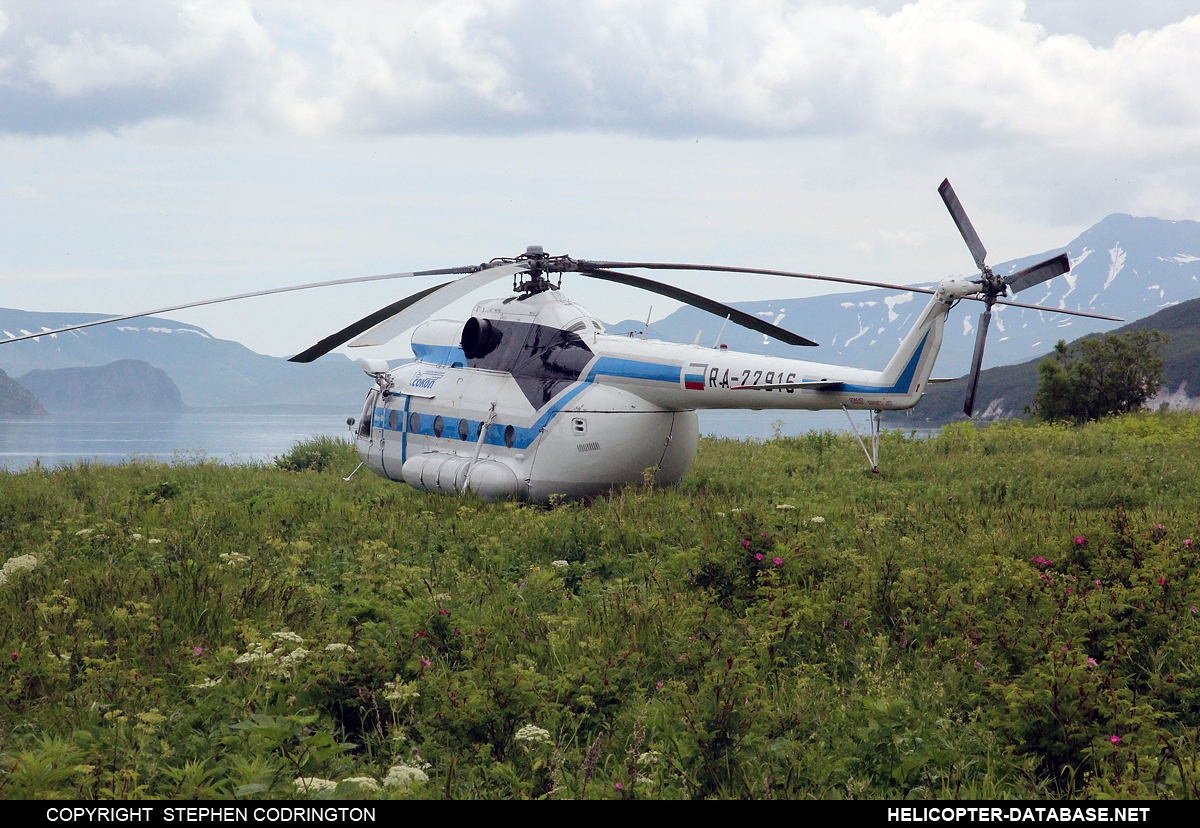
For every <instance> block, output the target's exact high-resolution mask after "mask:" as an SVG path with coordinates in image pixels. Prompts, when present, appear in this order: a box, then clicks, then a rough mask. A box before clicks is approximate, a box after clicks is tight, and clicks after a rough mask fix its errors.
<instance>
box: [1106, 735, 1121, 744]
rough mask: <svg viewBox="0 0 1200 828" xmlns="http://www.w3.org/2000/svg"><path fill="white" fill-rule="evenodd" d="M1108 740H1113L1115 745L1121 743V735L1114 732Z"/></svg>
mask: <svg viewBox="0 0 1200 828" xmlns="http://www.w3.org/2000/svg"><path fill="white" fill-rule="evenodd" d="M1108 741H1110V742H1112V743H1113V744H1114V745H1119V744H1121V737H1120V736H1118V735H1117V734H1115V733H1114V734H1113V735H1111V736H1109V737H1108Z"/></svg>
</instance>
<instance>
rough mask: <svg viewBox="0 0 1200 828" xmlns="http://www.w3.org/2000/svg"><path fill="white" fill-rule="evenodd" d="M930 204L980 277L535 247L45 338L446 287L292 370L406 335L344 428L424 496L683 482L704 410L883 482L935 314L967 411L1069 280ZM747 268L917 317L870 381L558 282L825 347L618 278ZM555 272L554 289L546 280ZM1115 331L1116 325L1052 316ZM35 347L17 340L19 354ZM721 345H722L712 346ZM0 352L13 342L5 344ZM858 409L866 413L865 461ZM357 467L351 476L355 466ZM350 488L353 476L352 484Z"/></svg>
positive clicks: (379, 316) (510, 494)
mask: <svg viewBox="0 0 1200 828" xmlns="http://www.w3.org/2000/svg"><path fill="white" fill-rule="evenodd" d="M939 193H940V194H941V197H942V199H943V201H944V202H945V204H946V207H947V208H948V209H949V211H950V214H951V216H952V218H953V219H954V221H955V223H956V225H957V226H958V229H959V232H960V233H961V235H962V237H963V239H964V241H965V242H966V244H967V247H968V249H969V250H970V252H971V254H972V256H973V258H974V260H975V264H976V266H977V268H978V269H979V276H978V277H976V278H966V277H961V276H947V277H945V278H943V279H941V281H940V282H939V283H938V285H937V287H936V288H934V289H927V288H921V287H912V286H906V287H902V288H901V287H900V286H897V285H891V284H887V283H882V282H871V281H863V280H858V279H847V278H839V277H831V276H819V275H815V274H808V273H798V272H791V271H777V270H763V269H758V268H744V267H732V266H722V265H695V264H677V263H665V262H633V261H592V260H584V259H574V258H572V257H570V256H565V255H560V256H552V255H549V254H547V253H546V252H545V251H544V249H543V248H542V247H541V246H539V245H531V246H529V247H528V248H527V249H526V251H525V252H524V253H523V254H521V255H519V256H515V257H512V258H496V259H492V260H490V261H488V262H485V263H482V264H479V265H467V266H462V267H452V268H445V269H438V270H425V271H414V272H409V273H393V274H383V275H379V276H367V277H355V278H350V279H340V280H336V281H330V282H317V283H310V284H305V285H295V286H290V287H284V288H274V289H270V290H264V291H256V292H253V293H244V294H239V295H236V296H228V297H222V298H219V299H210V300H205V301H202V302H192V303H188V304H184V305H176V306H173V307H170V308H160V309H157V310H153V311H145V312H143V313H137V314H131V315H127V316H120V317H113V318H110V319H104V320H98V321H93V322H89V323H85V324H83V325H74V326H70V327H67V328H62V329H59V330H55V331H42V332H40V333H38V334H36V335H37V336H44V335H46V334H50V333H62V332H66V331H70V330H75V329H77V328H82V327H88V326H91V325H97V324H105V323H108V322H116V321H123V320H125V319H132V318H136V317H140V316H149V315H156V314H161V313H165V312H170V311H175V310H182V309H184V308H189V307H197V306H200V305H206V304H215V303H218V302H226V301H232V300H235V299H243V298H249V297H252V296H263V295H269V294H274V293H282V292H287V291H294V290H304V289H308V288H315V287H325V286H330V285H340V284H349V283H355V282H366V281H374V280H382V279H399V278H410V277H424V276H454V277H455V278H453V279H451V280H449V281H446V282H443V283H441V284H438V285H434V286H432V287H429V288H426V289H424V290H421V291H419V292H417V293H414V294H412V295H410V296H408V297H406V298H404V299H401V300H399V301H397V302H394V303H392V304H390V305H388V306H386V307H384V308H381V309H379V310H378V311H375V312H374V313H372V314H369V315H368V316H365V317H363V318H362V319H360V320H358V321H357V322H355V323H353V324H352V325H349V326H347V327H345V328H343V329H342V330H340V331H338V332H336V333H334V334H331V335H330V336H328V337H326V338H324V339H322V340H321V341H320V342H318V343H316V344H315V345H313V346H312V347H310V348H308V349H306V350H305V351H303V352H301V353H299V354H296V355H295V356H293V357H291V361H293V362H301V363H304V362H311V361H313V360H315V359H317V358H319V357H320V356H322V355H324V354H326V353H328V352H330V351H332V350H333V349H334V348H337V347H340V346H342V345H345V344H349V346H350V347H364V346H371V345H382V344H385V343H387V342H390V341H391V340H392V339H394V338H395V337H396V336H398V335H400V334H401V333H403V332H405V331H407V330H408V329H410V328H413V327H414V326H415V330H414V331H413V334H412V350H413V353H414V355H415V357H416V358H415V360H414V361H412V362H410V363H407V364H404V365H401V366H399V367H397V368H394V369H392V368H389V366H388V363H387V362H386V361H384V360H380V359H364V360H360V365H361V366H362V368H363V370H364V371H365V372H366V374H367V375H368V376H370V377H371V378H372V380H373V385H372V387H371V388H370V390H369V391H368V393H367V395H366V399H365V401H364V403H363V408H362V413H361V415H360V416H359V417H358V418H357V420H356V419H355V418H349V419H348V421H347V424H348V426H349V427H350V429H351V433H352V434H353V438H354V442H355V445H356V448H357V450H358V453H359V456H360V458H361V460H362V462H361V463H360V464H359V467H358V468H362V467H363V466H364V465H365V466H366V467H368V468H369V469H370V470H371V471H373V472H375V473H376V474H378V475H380V476H382V477H385V478H388V479H390V480H395V481H401V480H403V481H405V482H407V483H408V484H409V485H411V486H413V487H415V488H417V489H421V490H424V491H427V492H436V493H443V494H462V493H466V492H471V493H474V494H475V495H477V496H479V497H481V498H482V499H484V500H487V501H497V500H509V499H511V500H527V501H533V502H538V503H547V502H550V501H552V500H554V499H557V498H563V499H577V498H585V497H589V496H594V495H597V494H601V493H603V492H606V491H608V490H610V489H612V488H614V487H619V486H622V485H625V484H628V483H637V482H642V481H650V482H653V483H655V484H658V485H673V484H678V483H679V482H680V481H681V480H682V478H683V476H684V474H685V473H686V472H687V470H688V468H689V467H690V466H691V463H692V460H693V458H694V457H695V454H696V449H697V446H698V443H699V426H698V420H697V415H696V412H697V410H700V409H747V408H748V409H806V410H820V409H838V408H840V409H842V410H843V411H845V412H846V414H847V417H848V418H850V423H851V426H852V427H853V428H854V432H855V435H856V437H857V439H858V441H859V445H860V446H861V447H862V449H863V452H864V453H865V454H866V456H867V459H868V461H869V462H870V464H871V471H873V472H878V468H879V464H878V454H879V436H880V416H881V413H882V412H883V411H888V410H903V409H907V408H911V407H912V406H914V405H916V404H917V402H918V401H919V400H920V399H921V397H922V395H923V393H924V391H925V389H926V387H927V385H928V384H929V383H930V382H931V381H937V380H932V379H931V375H932V371H933V367H934V362H935V360H936V359H937V355H938V351H939V349H940V348H941V344H942V335H943V327H944V323H945V319H946V316H947V314H948V313H949V311H950V310H951V309H952V308H953V307H954V306H955V305H957V304H958V303H959V302H960V301H962V300H964V299H971V300H977V301H982V302H983V303H984V305H985V309H984V311H983V312H982V314H981V316H980V320H979V325H978V326H977V330H978V333H977V336H976V341H975V350H974V354H973V357H972V365H971V374H970V381H969V383H968V390H967V398H966V402H965V404H964V412H965V413H966V414H967V415H968V416H969V415H971V414H972V411H973V407H974V398H975V392H976V389H977V386H978V381H979V372H980V369H981V366H982V360H983V349H984V343H985V340H986V337H987V330H988V325H989V322H990V320H991V314H992V307H993V306H994V305H996V304H1006V305H1013V306H1016V307H1023V308H1032V309H1034V310H1045V309H1044V308H1040V307H1038V306H1036V305H1025V304H1021V303H1018V302H1012V301H1006V299H1005V297H1007V296H1008V291H1009V290H1010V289H1011V290H1012V292H1013V293H1016V292H1019V291H1021V290H1025V289H1027V288H1029V287H1032V286H1034V285H1037V284H1040V283H1042V282H1044V281H1046V280H1048V279H1052V278H1054V277H1055V276H1058V275H1061V274H1063V273H1066V272H1068V271H1069V270H1070V261H1069V259H1068V257H1067V256H1066V255H1065V254H1060V255H1058V256H1055V257H1053V258H1051V259H1047V260H1046V261H1043V262H1041V263H1039V264H1036V265H1033V266H1032V267H1027V268H1025V269H1023V270H1020V271H1018V272H1016V273H1013V274H1010V275H1008V276H1004V277H1001V276H999V275H997V274H995V273H993V272H992V270H991V268H990V267H988V266H987V264H986V261H985V259H986V255H987V252H986V250H985V248H984V246H983V244H982V243H981V242H980V240H979V237H978V235H977V234H976V232H975V230H974V227H973V226H972V225H971V222H970V220H969V219H968V218H967V215H966V212H965V211H964V210H963V208H962V205H961V204H960V203H959V200H958V198H957V196H956V195H955V193H954V190H953V188H952V187H951V186H950V182H949V181H948V180H947V181H943V182H942V185H941V186H940V187H939ZM639 269H640V270H676V271H694V272H722V273H745V274H764V275H773V276H782V277H788V278H802V279H810V280H818V281H826V282H835V283H843V284H851V285H859V286H868V287H883V288H898V289H903V290H906V291H912V292H916V293H924V294H929V295H930V298H929V300H928V303H927V304H926V306H925V308H924V310H923V311H922V312H921V313H920V315H919V316H918V317H917V319H916V321H915V323H914V324H913V326H912V328H911V329H910V330H909V331H908V333H907V335H906V336H905V337H904V338H903V340H901V342H900V345H899V347H898V348H897V350H896V352H895V354H894V355H893V356H892V358H891V359H890V360H889V362H888V364H887V365H886V366H885V367H884V368H883V369H882V370H878V371H874V370H867V369H862V368H854V367H849V366H839V365H828V364H822V363H817V362H808V361H804V360H799V359H788V358H781V357H776V356H763V355H759V354H749V353H739V352H735V351H730V350H728V349H726V348H725V347H724V346H720V345H718V346H714V347H704V346H701V345H700V344H699V342H698V338H697V342H696V343H693V344H690V345H688V344H678V343H670V342H662V341H657V340H650V339H646V338H642V339H638V338H634V337H633V336H632V335H629V336H620V335H613V334H610V333H608V332H607V331H606V329H605V327H604V325H603V324H602V323H601V322H600V320H599V319H597V318H596V317H595V316H594V315H592V314H591V313H590V312H589V311H588V310H587V309H586V308H584V307H583V306H581V305H579V304H577V303H576V302H573V301H571V300H570V299H568V298H566V296H565V295H564V293H563V292H562V289H561V288H562V275H563V274H564V273H575V274H579V275H582V276H585V277H589V278H593V279H601V280H606V281H609V282H614V283H618V284H623V285H627V286H632V287H637V288H641V289H643V290H648V291H650V292H653V293H657V294H660V295H664V296H667V297H669V298H671V299H674V300H677V301H680V302H684V303H687V304H691V305H693V306H696V307H698V308H700V309H702V310H706V311H709V312H711V313H714V314H716V315H718V316H723V317H724V318H725V321H726V323H728V322H733V323H734V324H737V325H741V326H744V327H746V328H750V329H752V330H755V331H757V332H759V333H762V334H764V335H765V336H767V337H771V338H774V339H777V340H779V341H781V342H784V343H786V344H789V345H793V346H798V347H810V346H814V345H816V344H817V343H815V342H813V341H811V340H809V339H807V338H805V337H803V336H800V335H799V334H796V333H794V332H792V331H789V330H786V329H784V328H782V327H779V326H777V325H774V324H772V323H769V322H766V321H765V320H763V319H761V318H759V317H757V316H753V315H751V314H748V313H745V312H743V311H740V310H738V309H736V308H733V307H730V306H728V305H725V304H722V303H720V302H716V301H714V300H712V299H708V298H706V297H703V296H700V295H698V294H695V293H692V292H690V291H686V290H683V289H681V288H678V287H675V286H672V285H668V284H664V283H661V282H657V281H654V280H652V279H649V278H646V277H643V276H638V275H634V274H631V273H627V272H625V271H628V270H639ZM555 276H557V281H555V280H554V279H553V277H555ZM508 278H511V279H512V294H511V295H508V296H506V297H502V298H495V299H489V300H484V301H482V302H480V303H478V304H476V305H475V307H474V309H473V311H472V315H471V317H470V318H469V319H467V320H466V321H465V322H463V321H461V320H459V321H455V320H449V319H431V318H430V317H431V316H432V315H434V314H436V313H437V311H438V310H440V309H441V308H443V307H445V306H446V305H448V304H449V303H451V302H453V301H455V300H458V299H460V298H462V297H464V296H466V295H468V294H469V293H471V292H473V291H475V290H478V289H479V288H482V287H484V286H486V285H489V284H492V283H494V282H496V281H499V280H501V279H508ZM1054 312H1056V313H1067V314H1071V315H1076V316H1088V317H1093V318H1099V319H1108V320H1113V321H1121V320H1114V318H1113V317H1107V316H1101V315H1098V314H1090V313H1084V312H1081V311H1067V310H1063V309H1054ZM25 338H29V337H27V336H22V337H15V338H12V339H9V340H6V342H15V341H19V340H21V339H25ZM718 339H719V337H718ZM0 344H5V343H4V342H0ZM852 410H866V411H869V412H871V418H870V423H871V425H870V434H869V436H870V440H871V450H869V451H868V449H867V446H866V442H865V441H864V439H863V434H862V433H861V432H860V431H859V430H858V427H857V425H856V424H855V422H854V420H853V418H851V417H850V413H849V412H850V411H852ZM358 468H356V469H355V470H354V472H351V475H350V476H353V474H354V473H356V472H357V471H358ZM346 479H347V480H349V479H350V477H347V478H346Z"/></svg>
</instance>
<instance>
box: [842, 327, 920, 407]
mask: <svg viewBox="0 0 1200 828" xmlns="http://www.w3.org/2000/svg"><path fill="white" fill-rule="evenodd" d="M928 339H929V334H928V333H926V334H925V336H924V337H922V338H921V344H920V345H918V346H917V350H915V351H913V355H912V358H910V359H909V360H908V364H907V365H905V366H904V370H903V371H901V372H900V378H899V379H898V380H896V384H895V385H893V386H891V387H890V388H889V387H884V386H880V385H851V384H850V383H848V382H842V383H838V384H837V385H830V386H827V387H825V388H822V389H821V391H829V392H834V393H838V394H907V393H908V389H909V388H911V387H912V381H913V376H914V375H915V374H916V373H917V363H918V362H920V361H921V354H922V353H924V351H925V343H926V341H928Z"/></svg>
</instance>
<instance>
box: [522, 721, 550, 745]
mask: <svg viewBox="0 0 1200 828" xmlns="http://www.w3.org/2000/svg"><path fill="white" fill-rule="evenodd" d="M513 741H515V742H540V743H541V744H545V745H549V744H553V740H552V739H551V738H550V731H549V730H546V729H545V728H544V727H538V726H537V725H534V724H527V725H525V726H524V727H523V728H521V729H520V730H518V731H517V733H516V735H515V736H513Z"/></svg>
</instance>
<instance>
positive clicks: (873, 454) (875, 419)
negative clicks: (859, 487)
mask: <svg viewBox="0 0 1200 828" xmlns="http://www.w3.org/2000/svg"><path fill="white" fill-rule="evenodd" d="M842 411H845V412H846V419H847V420H849V421H850V427H851V428H852V429H854V436H855V437H857V438H858V444H859V445H860V446H862V450H863V454H865V455H867V462H868V463H870V464H871V473H872V474H879V422H880V418H881V417H882V415H883V412H882V411H881V410H879V409H875V410H873V411H871V450H870V451H867V444H866V443H864V442H863V437H862V434H861V433H859V430H858V425H857V424H855V422H854V418H853V417H851V416H850V409H848V408H846V406H844V405H843V406H842Z"/></svg>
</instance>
